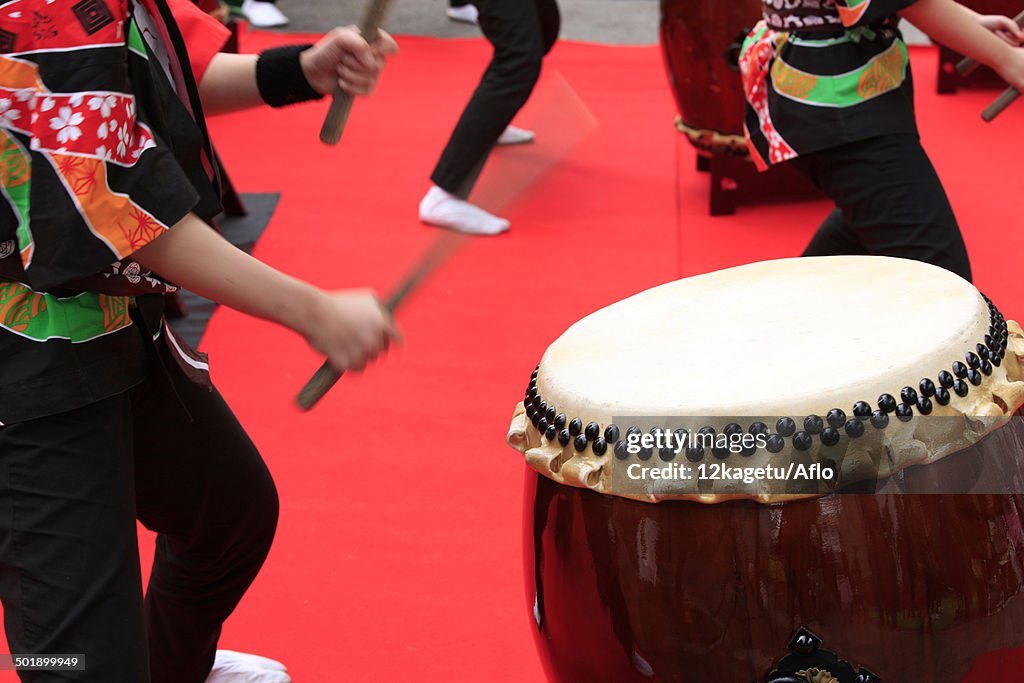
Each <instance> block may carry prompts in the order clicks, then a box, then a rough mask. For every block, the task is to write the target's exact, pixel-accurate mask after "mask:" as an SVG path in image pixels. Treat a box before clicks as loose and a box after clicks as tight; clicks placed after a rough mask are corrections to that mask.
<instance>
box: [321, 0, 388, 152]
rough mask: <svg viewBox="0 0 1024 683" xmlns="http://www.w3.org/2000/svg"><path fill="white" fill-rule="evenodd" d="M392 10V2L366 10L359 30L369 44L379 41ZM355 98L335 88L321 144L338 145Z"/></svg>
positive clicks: (377, 0) (383, 0)
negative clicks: (385, 18)
mask: <svg viewBox="0 0 1024 683" xmlns="http://www.w3.org/2000/svg"><path fill="white" fill-rule="evenodd" d="M390 8H391V0H371V1H370V7H369V9H368V10H366V17H365V18H364V19H363V23H362V25H361V26H360V27H359V30H360V31H362V34H363V38H365V39H366V42H367V43H372V42H373V41H375V40H377V37H378V29H380V25H381V24H383V23H384V17H385V16H387V13H388V10H389V9H390ZM352 100H353V97H352V95H350V94H349V93H347V92H345V91H344V90H342V89H341V86H339V85H335V86H334V96H333V99H332V100H331V108H330V109H328V110H327V116H326V118H324V125H323V126H322V127H321V128H320V142H322V143H324V144H326V145H336V144H338V140H340V139H341V132H342V131H343V130H344V129H345V123H346V122H347V121H348V115H349V112H350V111H352Z"/></svg>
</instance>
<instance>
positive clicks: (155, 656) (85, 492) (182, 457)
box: [0, 352, 278, 683]
mask: <svg viewBox="0 0 1024 683" xmlns="http://www.w3.org/2000/svg"><path fill="white" fill-rule="evenodd" d="M165 353H166V352H165ZM165 360H166V359H165ZM172 362H173V361H172ZM156 363H157V361H156V359H154V360H153V365H154V369H153V371H152V372H150V377H149V379H147V380H146V382H145V383H144V384H143V385H141V386H139V387H137V388H135V389H133V390H132V391H130V392H127V393H124V394H121V395H118V396H114V397H113V398H109V399H106V400H103V401H99V402H97V403H94V404H92V405H88V406H86V407H84V408H81V409H78V410H74V411H71V412H67V413H63V414H60V415H54V416H51V417H46V418H42V419H38V420H32V421H28V422H22V423H18V424H14V425H10V426H7V427H5V428H0V599H2V601H3V608H4V626H5V629H6V632H7V640H8V644H9V645H10V650H9V651H10V652H13V653H27V654H32V653H36V654H77V653H80V654H84V655H85V665H86V669H85V671H77V672H71V671H69V672H61V673H58V672H43V671H40V672H22V673H21V677H22V680H23V681H31V682H32V683H43V682H46V683H51V682H55V681H89V682H90V683H147V682H151V683H202V682H203V681H204V680H205V679H206V676H207V674H208V673H209V671H210V668H211V666H212V664H213V657H214V652H215V649H216V644H217V639H218V637H219V635H220V630H221V624H222V622H223V621H224V619H226V618H227V616H228V615H229V614H230V613H231V611H232V610H233V609H234V608H235V606H236V605H237V604H238V601H239V599H240V598H241V596H242V594H243V593H244V592H245V590H246V589H247V588H248V586H249V584H250V583H251V582H252V580H253V578H254V577H255V576H256V573H257V572H258V571H259V568H260V566H261V565H262V564H263V560H264V559H265V557H266V555H267V552H268V550H269V549H270V544H271V540H272V539H273V536H274V530H275V527H276V524H277V510H278V507H277V492H276V490H275V488H274V484H273V481H272V480H271V478H270V473H269V472H268V471H267V468H266V466H265V465H264V463H263V461H262V459H261V458H260V455H259V453H258V452H257V451H256V448H255V446H253V444H252V442H251V441H250V440H249V438H248V436H246V434H245V431H244V430H243V429H242V427H241V425H240V424H239V423H238V421H237V420H236V419H235V417H234V415H233V414H232V412H231V410H230V408H228V406H227V405H226V404H225V403H224V401H223V400H222V399H221V397H220V395H219V394H217V393H216V392H213V393H210V392H208V391H206V390H205V389H203V388H201V387H199V386H197V385H194V384H192V383H191V382H190V381H189V380H188V379H186V378H185V377H184V375H183V374H182V373H181V371H180V370H178V369H177V368H176V367H173V366H171V368H170V370H169V375H170V376H168V374H165V373H164V372H163V371H162V370H160V369H159V367H157V366H156ZM172 384H173V387H172ZM175 394H177V396H180V399H181V400H180V402H179V400H178V398H177V397H176V395H175ZM183 406H184V407H183ZM186 408H187V411H188V413H190V414H191V418H190V416H189V414H187V413H186V410H185V409H186ZM136 517H137V518H138V519H139V520H140V521H142V523H143V524H145V525H146V527H148V528H149V529H152V530H154V531H156V532H158V533H159V536H158V538H157V542H156V557H155V559H154V563H153V569H152V574H151V577H150V581H149V587H148V589H147V592H146V597H145V600H143V596H142V581H141V576H140V571H139V556H138V540H137V533H136V523H135V520H136Z"/></svg>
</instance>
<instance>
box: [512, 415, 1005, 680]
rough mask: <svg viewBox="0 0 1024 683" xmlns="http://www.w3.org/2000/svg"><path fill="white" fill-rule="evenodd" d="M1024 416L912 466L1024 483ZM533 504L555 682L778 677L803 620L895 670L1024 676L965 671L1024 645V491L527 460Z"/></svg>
mask: <svg viewBox="0 0 1024 683" xmlns="http://www.w3.org/2000/svg"><path fill="white" fill-rule="evenodd" d="M1020 425H1021V423H1020V418H1017V419H1015V420H1014V422H1013V423H1012V424H1010V425H1008V426H1006V427H1003V428H1001V429H999V430H997V431H996V432H994V433H993V434H991V435H989V436H988V437H986V438H985V439H983V440H982V441H981V442H979V444H976V445H975V446H973V447H972V448H970V449H968V450H966V451H962V452H960V453H957V454H954V455H952V456H949V457H947V458H945V459H943V460H940V461H939V462H937V463H934V464H932V465H927V466H918V467H914V468H911V469H910V470H907V476H908V477H923V478H926V479H928V480H932V479H935V480H936V481H938V480H941V478H942V477H944V476H955V477H963V476H965V472H967V473H968V474H967V476H970V474H969V473H970V472H971V471H973V470H975V469H977V468H978V467H981V466H982V465H981V463H982V459H985V460H984V467H985V468H992V467H995V468H997V470H998V471H997V472H996V474H997V476H998V477H999V478H1000V480H1001V481H1005V482H1006V485H1007V488H1006V489H1005V490H1008V491H1017V492H1019V491H1024V488H1022V485H1024V476H1022V474H1021V472H1022V470H1024V468H1022V466H1021V461H1022V459H1024V428H1022V427H1021V426H1020ZM993 462H995V464H993ZM989 471H990V472H991V470H989ZM918 490H920V489H918ZM525 513H526V515H525V517H526V519H525V521H526V523H525V529H524V531H525V541H526V578H527V598H528V601H529V604H530V606H531V610H530V618H531V623H532V624H533V625H534V626H535V628H534V633H535V636H536V639H537V643H538V647H539V649H540V652H541V656H542V659H543V660H544V664H545V668H546V670H547V672H548V675H549V677H550V678H551V680H553V681H565V682H567V683H577V682H579V681H588V682H601V681H608V682H609V683H611V682H614V683H628V682H630V681H637V682H640V681H643V682H645V683H647V682H650V681H686V682H692V683H707V682H708V681H722V682H723V683H753V682H754V681H763V680H764V679H765V676H766V674H767V673H768V672H769V671H770V670H771V668H772V666H773V665H774V664H775V663H776V662H777V661H778V660H779V659H780V658H781V657H782V656H784V655H785V654H786V653H787V644H788V642H789V640H790V638H791V637H792V635H793V634H794V633H795V632H796V630H797V629H798V628H799V627H801V626H804V627H806V628H808V629H810V630H811V631H813V632H814V633H816V634H817V635H818V636H820V637H821V638H822V640H823V643H824V647H826V648H828V649H829V650H832V651H834V652H835V653H836V654H837V655H839V656H840V657H842V658H843V659H846V660H848V661H849V662H850V663H851V664H853V665H854V666H857V667H864V668H866V669H869V670H871V671H872V672H873V673H875V674H876V675H878V676H879V677H880V678H881V679H882V680H883V681H887V682H888V681H892V682H895V683H900V682H903V681H928V682H930V683H955V682H959V681H962V680H972V681H973V680H985V681H986V682H987V683H993V682H994V683H1010V682H1011V681H1019V680H1020V672H1019V670H1017V669H1016V668H1015V667H1014V668H1013V669H1012V671H1013V673H1012V677H1010V676H1011V674H1010V673H1009V669H1007V671H1008V673H1006V674H1005V675H1003V674H1001V675H998V676H988V675H985V676H983V677H982V678H974V677H973V676H972V678H970V679H965V676H966V675H967V674H968V672H969V671H971V669H972V666H973V665H974V663H975V658H977V657H981V656H982V655H984V657H982V659H983V660H986V661H987V662H988V666H990V667H991V666H992V665H993V663H995V666H994V667H993V668H992V670H994V671H998V670H1000V667H999V666H998V663H999V658H1000V651H1001V650H1002V651H1004V652H1006V653H1010V652H1011V650H1010V649H1011V648H1019V647H1021V646H1022V645H1024V595H1022V593H1024V495H1021V494H1019V493H998V494H969V495H968V494H959V495H957V494H913V495H911V494H906V495H900V494H884V495H881V494H879V495H876V494H872V493H856V494H854V493H843V494H838V495H831V496H826V497H822V498H816V499H807V500H803V501H798V502H791V503H785V504H777V505H761V504H758V503H755V502H752V501H730V502H725V503H720V504H715V505H704V504H700V503H692V502H687V501H670V502H662V503H658V504H648V503H642V502H637V501H632V500H628V499H624V498H618V497H615V496H604V495H601V494H597V493H594V492H592V491H589V490H584V489H579V488H573V487H567V486H562V485H560V484H558V483H556V482H554V481H552V480H550V479H548V478H546V477H544V476H542V475H540V474H537V473H536V472H534V471H533V470H528V471H527V490H526V509H525ZM1006 656H1007V657H1008V656H1009V654H1007V655H1006ZM979 667H980V665H979ZM979 667H976V668H975V672H974V674H977V673H978V670H979Z"/></svg>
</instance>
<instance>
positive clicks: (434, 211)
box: [420, 185, 509, 235]
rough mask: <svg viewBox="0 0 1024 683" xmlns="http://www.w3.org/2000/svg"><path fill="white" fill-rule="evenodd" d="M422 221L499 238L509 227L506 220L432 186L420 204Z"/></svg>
mask: <svg viewBox="0 0 1024 683" xmlns="http://www.w3.org/2000/svg"><path fill="white" fill-rule="evenodd" d="M420 220H421V221H423V222H424V223H427V224H429V225H436V226H438V227H440V228H448V229H450V230H455V231H458V232H464V233H466V234H468V235H498V234H501V233H503V232H505V231H506V230H508V228H509V222H508V221H507V220H505V219H504V218H498V217H497V216H495V215H493V214H490V213H488V212H486V211H484V210H483V209H481V208H480V207H479V206H474V205H473V204H470V203H469V202H467V201H464V200H462V199H459V198H458V197H456V196H455V195H453V194H450V193H448V192H445V191H444V190H442V189H441V188H440V187H438V186H437V185H434V186H433V187H431V188H430V190H428V191H427V194H426V195H425V196H424V197H423V200H422V201H421V202H420Z"/></svg>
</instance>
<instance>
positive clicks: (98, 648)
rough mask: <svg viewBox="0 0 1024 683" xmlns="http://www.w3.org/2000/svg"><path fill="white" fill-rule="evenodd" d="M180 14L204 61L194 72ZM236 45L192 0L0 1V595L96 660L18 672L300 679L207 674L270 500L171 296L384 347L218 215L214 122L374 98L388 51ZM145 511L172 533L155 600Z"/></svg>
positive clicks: (99, 682) (346, 364)
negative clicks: (242, 245) (169, 319)
mask: <svg viewBox="0 0 1024 683" xmlns="http://www.w3.org/2000/svg"><path fill="white" fill-rule="evenodd" d="M172 9H173V13H174V16H172ZM176 17H178V18H180V19H181V26H182V27H185V29H184V30H185V31H186V32H187V33H189V36H188V37H189V43H190V44H193V45H197V46H198V50H197V51H198V52H199V53H202V54H203V55H205V57H204V58H203V59H194V61H193V62H192V63H191V64H190V60H189V56H188V55H187V54H186V52H185V48H184V45H185V40H184V38H183V35H182V30H180V29H179V24H178V22H177V21H176ZM194 32H198V33H201V34H202V35H194V34H193V33H194ZM226 37H227V33H226V30H225V29H224V28H223V27H221V26H220V24H218V23H217V22H216V21H215V20H213V19H212V18H210V17H208V16H207V15H205V14H204V13H203V12H202V11H201V10H199V9H197V8H195V7H194V6H193V5H192V4H191V3H190V2H189V1H188V0H130V1H129V2H127V3H108V2H106V1H105V0H53V1H52V2H46V3H43V2H36V1H34V0H11V1H9V2H7V3H5V4H4V6H3V12H2V14H0V38H2V41H0V45H2V47H0V49H2V52H0V172H2V178H3V196H2V199H0V500H2V501H3V504H2V505H0V600H2V603H3V610H4V617H5V624H4V625H5V629H6V635H7V639H8V643H9V646H10V650H9V651H10V652H14V653H24V654H63V653H81V654H83V655H84V656H85V669H84V670H81V671H62V672H60V673H56V672H52V671H21V672H19V673H20V675H21V678H22V680H23V681H27V682H37V681H47V682H49V681H56V680H60V681H87V682H89V683H202V682H203V681H204V680H209V681H210V682H211V683H212V682H216V683H227V682H228V681H241V680H244V681H261V682H262V681H268V682H269V681H274V682H275V683H278V682H284V681H287V680H288V678H287V675H286V674H284V673H283V672H282V671H280V670H279V669H281V668H283V667H280V666H278V665H276V663H273V662H269V661H268V660H262V659H260V658H253V657H248V658H246V657H239V656H233V657H228V658H226V659H225V658H220V660H219V663H220V664H221V666H219V668H216V669H213V666H214V660H215V649H216V644H217V640H218V637H219V635H220V631H221V624H222V623H223V621H224V620H225V619H226V618H227V616H228V615H229V614H230V613H231V612H232V610H233V609H234V608H235V606H236V604H237V603H238V601H239V600H240V599H241V597H242V595H243V593H244V592H245V591H246V589H247V588H248V586H249V584H250V583H251V581H252V580H253V578H254V577H255V576H256V574H257V572H258V571H259V568H260V566H261V565H262V563H263V560H264V558H265V557H266V554H267V552H268V550H269V548H270V544H271V541H272V538H273V535H274V530H275V525H276V521H277V510H278V507H277V493H276V491H275V488H274V483H273V481H272V479H271V477H270V474H269V472H268V471H267V468H266V466H265V465H264V463H263V461H262V459H261V458H260V455H259V453H258V452H257V450H256V448H255V446H254V445H253V444H252V442H251V441H250V440H249V438H248V436H247V435H246V433H245V431H244V430H243V428H242V427H241V425H240V424H239V423H238V421H237V420H236V418H235V417H234V415H233V414H232V412H231V410H230V408H228V406H227V405H226V404H225V403H224V401H223V400H222V399H221V397H220V396H219V394H218V393H217V392H216V391H215V390H214V389H213V387H212V385H210V383H209V377H208V375H207V373H206V371H207V367H208V366H207V363H206V359H205V357H204V356H203V355H202V354H199V353H196V352H195V351H192V350H191V349H189V348H188V347H187V345H186V344H185V343H184V342H183V341H182V340H181V339H180V338H179V337H178V336H176V335H175V333H174V332H173V330H172V329H171V328H170V327H168V326H167V325H165V324H164V321H163V318H162V306H163V297H162V294H163V293H165V292H170V291H174V289H175V288H176V286H184V287H187V288H188V289H191V290H192V291H195V292H196V293H198V294H201V295H203V296H205V297H207V298H210V299H213V300H215V301H218V302H220V303H223V304H225V305H228V306H231V307H233V308H236V309H238V310H240V311H243V312H246V313H249V314H251V315H255V316H258V317H261V318H265V319H267V320H271V321H274V322H277V323H279V324H282V325H284V326H286V327H289V328H291V329H293V330H295V331H296V332H298V333H299V334H301V335H303V336H304V337H305V338H306V340H307V341H308V342H309V343H310V344H311V345H312V346H313V347H314V348H316V349H317V350H318V351H320V352H322V353H323V354H325V355H326V356H327V358H328V360H329V362H330V363H331V364H332V366H334V367H335V368H336V369H337V370H339V371H340V370H345V369H360V368H362V367H363V366H364V365H365V364H366V363H367V362H368V361H370V360H372V359H373V358H374V357H375V356H377V355H378V354H379V353H380V352H382V351H383V350H384V349H385V348H386V346H387V343H388V337H389V335H390V334H393V333H394V330H393V328H392V324H391V322H390V321H389V319H388V316H386V315H385V314H384V313H383V312H382V309H381V306H380V304H379V302H378V301H377V300H376V298H375V297H373V296H372V295H371V294H370V293H368V292H365V291H354V290H353V291H342V292H335V293H327V292H324V291H321V290H319V289H317V288H315V287H313V286H311V285H309V284H306V283H304V282H301V281H299V280H296V279H294V278H291V277H288V276H286V275H284V274H282V273H280V272H278V271H276V270H274V269H272V268H270V267H268V266H266V265H264V264H262V263H260V262H259V261H256V260H255V259H253V258H252V257H250V256H248V255H246V254H245V253H244V252H242V251H240V250H238V249H235V248H234V247H232V246H231V245H229V244H228V243H227V242H226V241H224V240H223V239H222V238H221V237H220V236H219V235H218V234H217V233H215V232H214V231H213V230H212V229H211V228H210V227H209V226H208V225H207V223H206V221H208V220H209V219H210V218H211V217H213V216H214V215H216V214H217V213H219V211H220V206H219V201H218V199H219V195H218V187H217V174H216V167H215V163H214V157H213V155H212V153H211V150H210V146H209V140H208V139H207V135H206V127H205V123H204V119H203V111H204V108H206V109H207V110H209V111H230V110H235V109H241V108H245V107H250V106H255V105H258V104H263V103H266V104H269V105H271V106H281V105H284V104H289V103H295V102H300V101H303V100H308V99H314V98H318V97H321V96H322V95H323V94H326V93H328V92H332V91H333V89H334V87H335V84H338V83H340V84H341V85H342V87H343V88H344V89H346V90H347V91H349V92H351V93H353V94H367V93H368V92H370V90H371V89H372V88H373V86H374V84H375V83H376V80H377V77H378V75H379V72H380V69H381V68H382V66H383V61H384V57H385V56H386V55H388V54H390V53H392V52H394V51H395V49H396V46H395V44H394V42H393V41H392V40H391V39H390V37H388V36H386V35H384V36H382V37H381V39H380V40H378V41H377V42H375V43H374V45H372V46H371V45H367V43H366V42H365V41H364V40H363V39H362V38H361V37H360V36H359V35H358V34H356V33H355V32H352V31H349V30H344V29H335V30H334V31H332V32H331V33H329V34H328V35H327V36H325V37H324V38H323V39H322V40H320V41H319V42H318V43H316V45H313V46H308V45H306V46H291V47H285V48H277V49H272V50H268V51H266V52H264V53H263V54H262V55H260V56H259V57H257V56H256V55H226V54H218V55H216V56H213V53H214V52H215V50H216V47H219V46H220V45H223V41H224V39H226ZM211 45H214V46H215V47H214V48H213V49H212V50H211V49H210V48H211ZM207 61H208V64H207V63H206V62H207ZM194 71H195V73H197V74H199V75H200V76H201V83H200V84H199V85H198V86H197V84H196V81H195V79H194V78H193V73H194ZM311 134H312V133H311ZM157 273H159V275H158V274H157ZM172 283H173V284H172ZM136 519H138V520H140V521H142V522H143V523H144V524H145V525H146V526H147V527H148V528H150V529H152V530H154V531H156V532H157V533H158V534H159V535H158V537H157V541H156V554H155V558H154V563H153V568H152V573H151V577H150V582H149V586H148V590H147V593H146V596H145V600H143V595H142V591H141V577H140V572H139V558H138V547H137V535H136ZM247 662H248V663H252V662H255V664H253V665H252V668H253V670H248V671H247V670H246V667H247V666H248V664H247ZM211 669H213V671H212V673H211ZM208 676H209V678H208Z"/></svg>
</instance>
